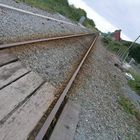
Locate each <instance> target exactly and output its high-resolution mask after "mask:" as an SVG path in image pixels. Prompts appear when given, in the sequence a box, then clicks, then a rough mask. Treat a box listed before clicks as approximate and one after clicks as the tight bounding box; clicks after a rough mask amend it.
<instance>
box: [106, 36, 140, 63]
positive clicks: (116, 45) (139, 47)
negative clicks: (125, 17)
mask: <svg viewBox="0 0 140 140" xmlns="http://www.w3.org/2000/svg"><path fill="white" fill-rule="evenodd" d="M110 35H111V33H107V34H106V33H103V36H104V38H103V42H104V43H105V45H106V46H108V49H109V50H110V51H112V52H115V53H117V52H118V50H119V49H122V51H123V50H126V48H128V47H129V46H130V45H131V43H132V42H130V41H125V40H121V41H120V42H118V41H114V40H112V38H111V37H110ZM128 52H129V58H134V59H135V60H136V62H137V63H140V44H138V43H134V45H133V47H132V48H131V49H130V50H129V51H128Z"/></svg>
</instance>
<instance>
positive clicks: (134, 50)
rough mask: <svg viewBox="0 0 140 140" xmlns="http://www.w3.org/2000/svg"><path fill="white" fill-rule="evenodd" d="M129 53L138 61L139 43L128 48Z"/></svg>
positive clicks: (139, 56)
mask: <svg viewBox="0 0 140 140" xmlns="http://www.w3.org/2000/svg"><path fill="white" fill-rule="evenodd" d="M129 55H130V56H131V57H133V58H134V59H135V60H136V61H137V62H138V63H140V44H137V43H135V44H134V45H133V47H132V48H131V49H130V52H129Z"/></svg>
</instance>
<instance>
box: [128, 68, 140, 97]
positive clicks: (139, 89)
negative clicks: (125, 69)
mask: <svg viewBox="0 0 140 140" xmlns="http://www.w3.org/2000/svg"><path fill="white" fill-rule="evenodd" d="M129 72H130V73H131V75H132V76H133V77H134V79H135V80H129V81H128V85H129V86H130V87H131V88H132V89H133V90H134V91H135V92H136V93H137V94H138V95H139V96H140V74H139V73H137V72H135V71H133V70H130V71H129Z"/></svg>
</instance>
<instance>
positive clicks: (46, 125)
mask: <svg viewBox="0 0 140 140" xmlns="http://www.w3.org/2000/svg"><path fill="white" fill-rule="evenodd" d="M97 38H98V35H97V36H96V38H95V39H94V41H93V42H92V44H91V46H90V47H89V49H88V51H87V52H86V54H85V55H84V57H83V58H82V60H81V62H80V64H79V65H78V67H77V69H76V71H75V72H74V74H73V75H72V77H71V79H70V80H69V82H68V84H67V85H66V87H65V89H64V91H63V92H62V94H61V96H60V97H59V99H58V101H57V102H56V104H55V106H54V108H53V109H52V111H51V113H50V114H49V116H48V117H47V119H46V121H45V123H44V124H43V126H42V128H41V129H40V131H39V132H38V134H37V136H36V137H35V140H42V139H43V137H44V135H45V133H46V132H47V130H48V129H49V127H50V125H51V122H52V121H53V119H54V117H55V115H56V113H57V111H58V110H59V107H60V106H61V103H62V102H63V100H64V98H65V96H66V95H67V93H68V91H69V89H70V87H71V85H72V83H73V82H74V80H75V78H76V76H77V74H78V72H79V70H80V68H81V67H82V65H83V63H84V61H85V60H86V58H87V56H88V54H89V53H90V51H91V49H92V48H93V46H94V45H95V43H96V40H97Z"/></svg>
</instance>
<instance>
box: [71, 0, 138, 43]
mask: <svg viewBox="0 0 140 140" xmlns="http://www.w3.org/2000/svg"><path fill="white" fill-rule="evenodd" d="M68 1H69V3H70V4H74V5H75V6H76V7H80V8H82V9H84V10H85V11H86V12H87V16H88V17H89V18H92V19H93V20H94V22H95V24H96V27H97V28H98V29H99V30H101V31H102V32H108V31H111V32H112V31H114V30H116V29H121V30H122V35H121V37H122V38H123V39H126V40H134V39H136V37H138V35H140V0H68ZM138 42H140V39H139V41H138Z"/></svg>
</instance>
